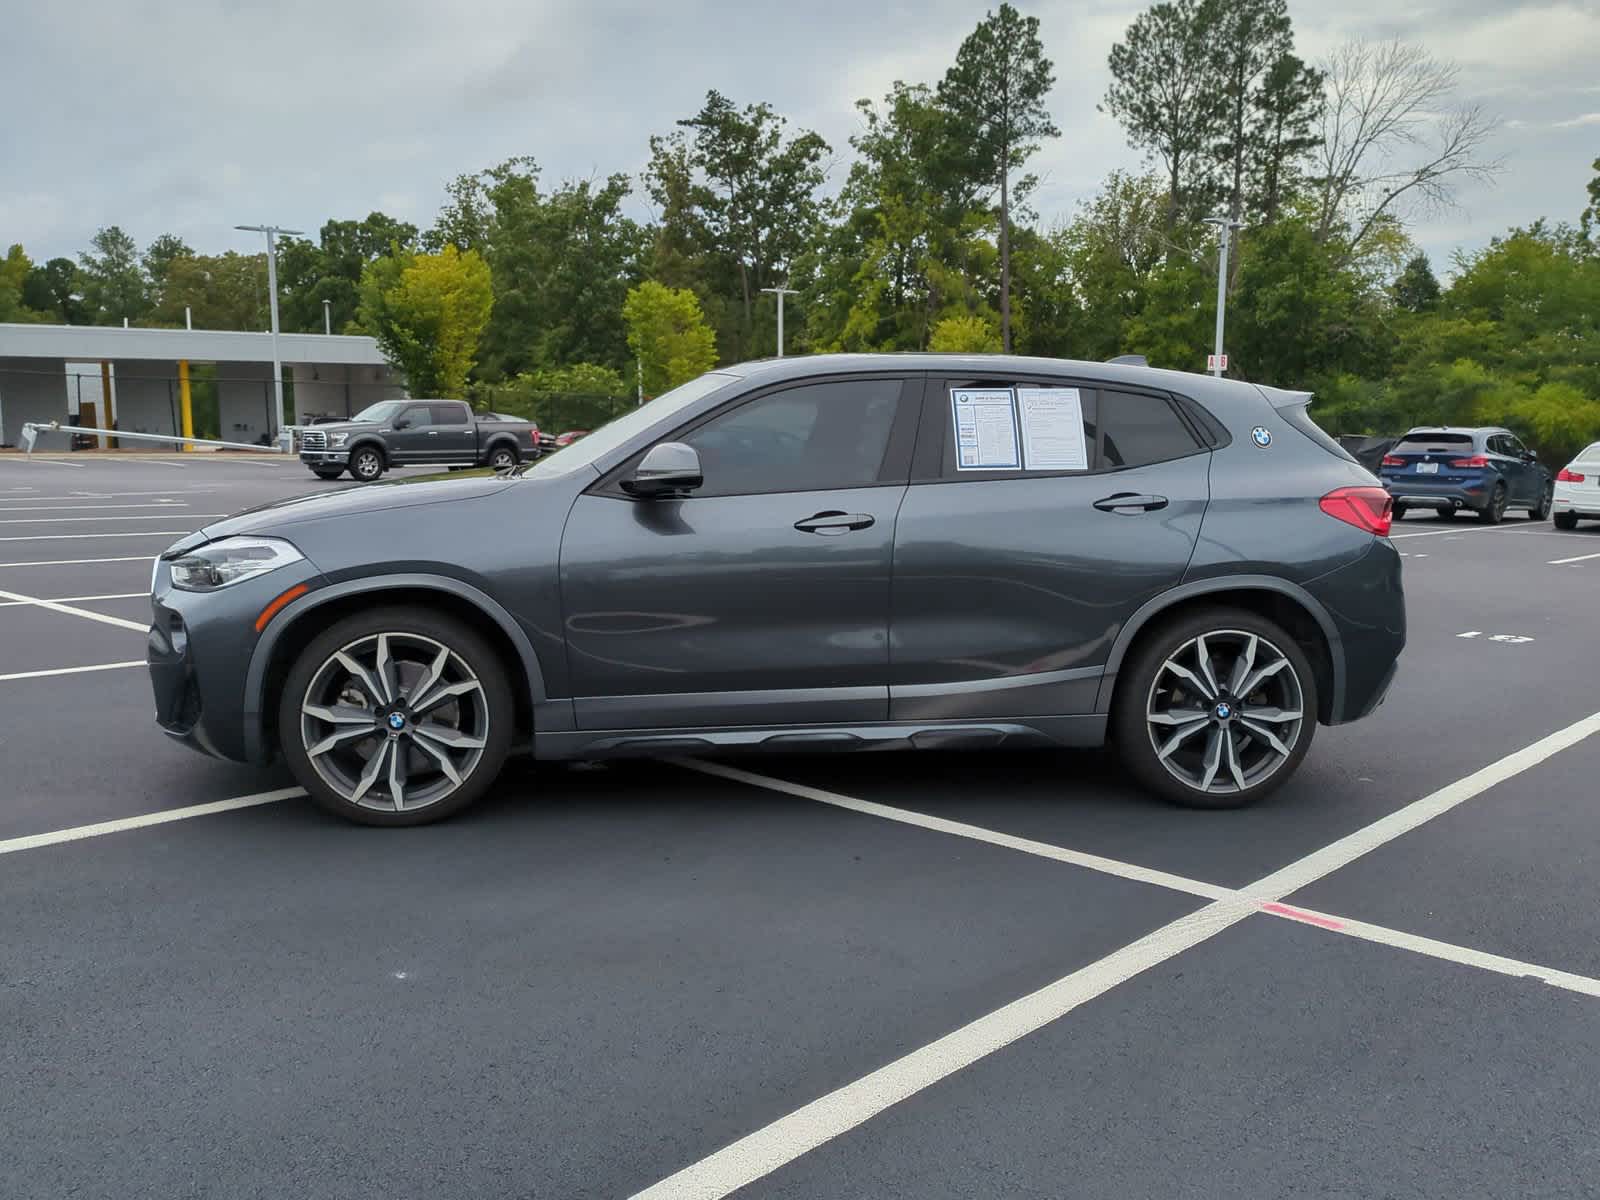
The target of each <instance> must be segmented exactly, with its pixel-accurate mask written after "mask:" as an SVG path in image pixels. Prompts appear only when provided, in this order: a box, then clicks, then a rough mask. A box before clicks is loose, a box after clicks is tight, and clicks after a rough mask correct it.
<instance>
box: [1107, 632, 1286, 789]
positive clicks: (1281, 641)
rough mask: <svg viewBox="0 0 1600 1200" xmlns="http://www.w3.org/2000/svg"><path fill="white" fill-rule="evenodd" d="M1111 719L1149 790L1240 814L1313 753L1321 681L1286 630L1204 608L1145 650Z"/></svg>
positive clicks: (1136, 656)
mask: <svg viewBox="0 0 1600 1200" xmlns="http://www.w3.org/2000/svg"><path fill="white" fill-rule="evenodd" d="M1111 720H1112V729H1113V732H1114V734H1115V737H1116V742H1117V747H1118V750H1119V752H1120V753H1121V755H1122V759H1123V762H1124V763H1125V764H1126V766H1127V768H1128V770H1129V772H1130V773H1131V774H1132V775H1133V776H1134V777H1135V778H1136V779H1137V780H1139V782H1140V783H1142V784H1143V785H1144V786H1145V787H1146V788H1148V789H1149V790H1150V791H1152V792H1155V793H1156V794H1158V795H1160V796H1164V797H1165V798H1166V799H1168V800H1171V801H1173V802H1175V803H1177V804H1181V805H1184V806H1185V807H1188V808H1241V807H1243V806H1244V805H1247V804H1251V803H1253V802H1255V801H1256V800H1259V799H1260V798H1261V797H1262V796H1265V795H1266V794H1267V793H1269V792H1271V791H1272V790H1273V789H1274V788H1276V787H1278V786H1279V785H1280V784H1282V783H1283V782H1284V781H1285V780H1286V779H1288V778H1289V776H1290V775H1292V774H1294V771H1295V768H1296V767H1298V766H1299V765H1300V762H1301V760H1302V759H1304V758H1305V756H1306V751H1308V750H1309V749H1310V748H1311V739H1312V735H1313V734H1314V732H1315V730H1316V726H1317V683H1316V677H1315V675H1314V674H1313V673H1312V670H1311V663H1310V661H1309V660H1308V659H1307V658H1306V655H1305V652H1304V651H1303V650H1302V649H1301V648H1300V647H1299V645H1298V644H1296V642H1295V641H1294V639H1293V638H1291V637H1290V636H1289V635H1288V633H1286V632H1285V631H1284V630H1283V629H1281V628H1280V627H1279V626H1278V625H1276V624H1274V623H1273V622H1271V621H1268V620H1266V619H1265V618H1263V617H1258V616H1256V615H1255V614H1254V613H1250V612H1245V611H1243V610H1240V609H1230V608H1214V609H1205V610H1202V611H1200V612H1197V613H1194V614H1192V615H1190V616H1188V617H1185V618H1183V619H1181V620H1178V621H1175V622H1173V623H1171V624H1169V625H1165V626H1163V627H1161V628H1159V629H1157V630H1156V631H1155V632H1154V633H1152V634H1151V635H1149V636H1148V637H1146V638H1145V639H1144V640H1143V641H1142V642H1141V643H1140V644H1139V646H1138V647H1137V648H1136V650H1135V652H1134V653H1133V655H1132V657H1131V658H1130V660H1129V662H1128V663H1127V664H1126V665H1125V666H1124V667H1123V671H1122V677H1121V679H1120V681H1119V684H1118V688H1117V698H1116V702H1115V704H1114V706H1113V708H1112V714H1111Z"/></svg>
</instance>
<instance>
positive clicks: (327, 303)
mask: <svg viewBox="0 0 1600 1200" xmlns="http://www.w3.org/2000/svg"><path fill="white" fill-rule="evenodd" d="M322 332H323V333H326V334H328V335H330V336H332V334H333V301H332V300H324V301H323V302H322Z"/></svg>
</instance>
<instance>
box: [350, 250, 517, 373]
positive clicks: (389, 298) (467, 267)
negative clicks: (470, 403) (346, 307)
mask: <svg viewBox="0 0 1600 1200" xmlns="http://www.w3.org/2000/svg"><path fill="white" fill-rule="evenodd" d="M493 305H494V292H493V288H492V286H491V284H490V281H489V266H488V264H487V263H485V262H484V261H483V259H482V257H480V256H479V254H478V252H477V251H476V250H468V251H466V252H465V253H462V252H461V251H460V250H457V249H456V248H455V246H453V245H447V246H445V247H444V249H443V250H441V251H440V252H439V253H438V254H408V255H403V256H399V257H394V256H383V257H380V258H376V259H374V260H373V261H372V262H370V263H368V264H367V269H366V271H365V272H364V273H363V275H362V280H361V309H360V320H361V323H362V324H363V325H364V326H365V327H366V329H367V330H368V331H369V332H371V334H372V335H373V336H374V337H376V338H377V339H378V345H379V347H380V348H381V349H382V350H383V353H384V356H385V357H386V358H388V360H389V361H390V362H391V363H393V364H394V365H395V366H397V367H399V368H400V369H401V370H402V371H404V372H405V376H406V385H407V387H408V388H409V389H410V390H411V393H412V394H413V395H418V396H452V397H460V396H462V395H464V394H465V392H466V388H467V376H468V375H469V374H470V373H471V371H472V366H473V363H474V362H475V361H476V356H477V350H478V339H479V338H480V337H481V336H482V334H483V328H484V326H485V325H487V324H488V323H489V313H490V310H491V309H492V307H493Z"/></svg>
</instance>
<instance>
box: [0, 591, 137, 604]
mask: <svg viewBox="0 0 1600 1200" xmlns="http://www.w3.org/2000/svg"><path fill="white" fill-rule="evenodd" d="M149 597H150V593H149V592H110V593H108V594H106V595H104V596H51V597H50V603H51V604H82V603H83V602H85V601H87V600H147V599H149ZM34 603H36V601H33V600H0V608H16V607H17V606H18V605H23V604H34Z"/></svg>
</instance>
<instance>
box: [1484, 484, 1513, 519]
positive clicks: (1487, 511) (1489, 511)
mask: <svg viewBox="0 0 1600 1200" xmlns="http://www.w3.org/2000/svg"><path fill="white" fill-rule="evenodd" d="M1505 519H1506V485H1505V484H1503V483H1497V484H1495V485H1494V491H1492V492H1490V493H1489V503H1488V504H1486V505H1484V507H1483V508H1482V509H1481V510H1480V511H1479V512H1478V520H1480V521H1482V522H1483V523H1484V524H1485V525H1498V524H1500V522H1501V521H1503V520H1505Z"/></svg>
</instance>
